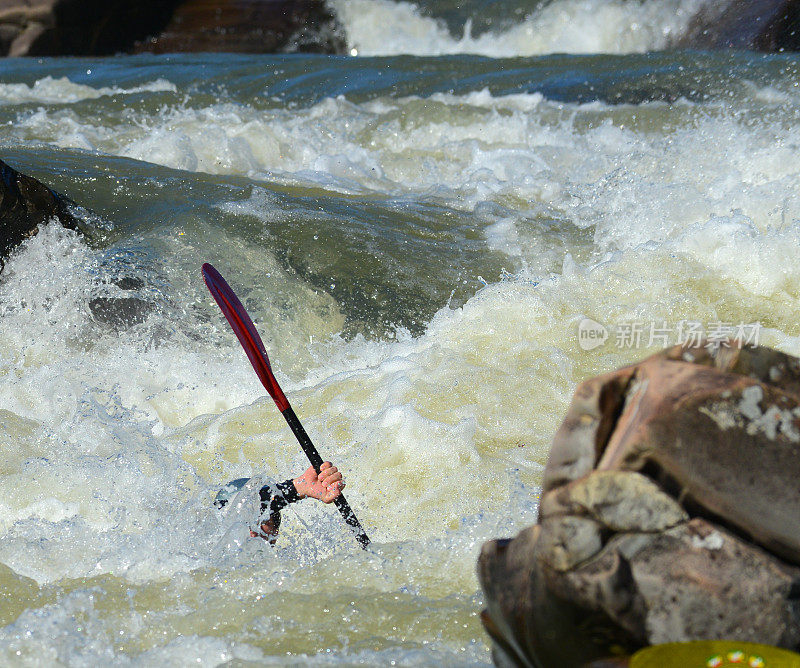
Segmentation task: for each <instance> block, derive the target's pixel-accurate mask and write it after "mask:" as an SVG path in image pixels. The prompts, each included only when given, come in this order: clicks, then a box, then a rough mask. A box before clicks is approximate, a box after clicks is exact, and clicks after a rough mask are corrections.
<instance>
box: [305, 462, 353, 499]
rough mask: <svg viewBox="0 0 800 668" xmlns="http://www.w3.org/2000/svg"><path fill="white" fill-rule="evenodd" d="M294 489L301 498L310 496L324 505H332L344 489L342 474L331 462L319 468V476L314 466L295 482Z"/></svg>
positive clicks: (324, 463)
mask: <svg viewBox="0 0 800 668" xmlns="http://www.w3.org/2000/svg"><path fill="white" fill-rule="evenodd" d="M292 482H293V483H294V488H295V489H296V490H297V493H298V494H299V495H300V496H301V497H306V496H310V497H311V498H312V499H319V500H320V501H322V502H323V503H331V502H332V501H333V500H334V499H335V498H336V497H337V496H339V495H340V494H341V493H342V490H343V489H344V480H342V474H341V473H340V472H339V469H337V468H336V467H335V466H334V465H333V464H331V463H330V462H323V463H322V466H320V468H319V475H317V472H316V471H315V470H314V467H313V466H309V467H308V469H306V472H305V473H303V475H301V476H300V477H299V478H295V479H294V480H293V481H292Z"/></svg>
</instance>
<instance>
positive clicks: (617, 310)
mask: <svg viewBox="0 0 800 668" xmlns="http://www.w3.org/2000/svg"><path fill="white" fill-rule="evenodd" d="M702 4H703V3H702V2H700V0H671V1H669V2H667V1H664V0H659V1H658V2H656V1H655V0H645V1H644V2H623V1H622V0H558V1H556V2H550V3H539V2H534V3H525V2H515V3H497V2H490V1H489V0H482V1H478V0H473V1H472V2H468V3H455V2H427V3H421V4H420V5H419V6H412V5H409V4H405V3H397V2H392V1H389V0H333V1H332V2H331V6H332V7H333V8H334V10H335V11H336V12H337V14H338V15H339V18H340V20H341V21H342V23H343V24H344V25H345V27H346V29H347V32H348V36H349V39H350V44H349V45H348V46H349V48H350V49H351V50H352V53H354V54H359V55H358V57H355V58H353V57H320V56H301V55H296V56H281V57H277V56H276V57H262V56H228V55H182V56H162V57H152V56H139V57H118V58H109V59H104V60H94V61H90V60H80V59H67V58H64V59H44V60H19V61H10V60H7V61H4V62H3V63H2V64H0V128H1V129H0V149H1V150H0V158H2V159H4V160H6V161H8V162H9V163H11V164H12V165H13V166H15V167H17V168H18V169H20V170H21V171H23V172H26V173H29V174H31V175H33V176H36V177H38V178H40V179H41V180H42V181H44V182H45V183H48V184H50V185H51V186H52V187H53V188H55V189H56V190H58V191H60V192H63V193H66V194H67V195H68V196H69V197H71V198H72V199H73V200H75V201H76V202H78V203H79V204H80V205H82V206H83V207H85V209H83V210H81V211H80V215H81V217H82V219H83V220H84V228H85V230H84V231H85V234H84V235H80V236H79V235H77V234H75V233H72V232H68V231H64V230H61V229H60V228H58V227H57V226H51V227H49V228H46V229H44V230H43V231H42V232H41V233H40V234H39V235H38V236H36V237H35V238H33V239H31V240H30V241H28V242H27V243H26V244H25V245H24V246H23V247H22V248H21V249H19V251H18V252H17V253H16V254H15V256H14V257H13V258H11V259H10V260H9V261H8V262H7V263H6V266H5V270H4V271H3V273H2V276H0V446H1V447H2V457H0V592H2V596H0V625H2V626H1V627H0V663H2V664H4V665H54V664H56V663H59V664H61V665H69V666H84V665H86V666H91V665H98V664H100V663H103V664H106V665H115V666H117V665H118V666H127V665H175V666H182V665H187V666H188V665H208V666H212V665H218V664H220V663H224V662H226V661H233V662H234V663H235V664H236V665H250V663H252V664H253V665H273V664H298V663H299V664H302V663H305V662H308V661H313V662H314V663H320V664H324V663H333V664H344V665H353V664H370V665H385V664H388V663H390V662H395V663H396V665H430V664H435V663H441V664H445V665H484V664H486V663H489V662H490V656H489V650H488V645H487V639H486V637H485V635H484V634H483V632H482V630H481V628H480V623H479V620H478V613H479V610H480V609H481V607H482V598H481V594H480V593H479V587H478V584H477V580H476V577H475V574H474V566H475V559H476V556H477V553H478V551H479V549H480V545H481V543H482V542H483V541H484V540H486V539H489V538H492V537H498V536H503V535H511V534H513V533H516V531H518V530H519V529H521V528H522V527H523V526H526V525H528V524H531V523H532V522H533V521H534V520H535V513H536V504H537V494H538V490H539V484H540V480H541V471H542V468H543V464H544V462H545V460H546V457H547V451H548V446H549V441H550V439H551V437H552V434H553V432H554V431H555V429H556V428H557V426H558V424H559V422H560V420H561V417H562V415H563V413H564V411H565V408H566V405H567V402H568V400H569V397H570V395H571V393H572V391H573V389H574V386H575V384H576V383H577V382H578V381H580V380H582V379H584V378H586V377H589V376H590V375H592V374H595V373H598V372H602V371H607V370H610V369H611V368H613V367H616V366H619V365H620V364H622V363H626V362H630V361H634V360H636V359H639V358H641V357H643V356H644V355H645V354H647V353H648V352H651V351H654V350H656V349H658V348H660V347H662V345H664V344H665V343H674V342H676V341H675V336H677V332H678V331H679V329H680V327H682V326H683V325H681V322H682V321H694V322H695V323H699V325H700V326H702V327H705V328H706V329H710V328H713V327H719V326H722V325H723V324H725V325H727V326H730V327H736V326H738V325H741V324H745V323H746V324H748V325H753V324H757V325H758V330H757V333H758V336H759V337H760V341H761V342H762V343H767V344H771V345H774V346H777V347H779V348H781V349H783V350H785V351H787V352H791V353H795V354H797V353H798V352H800V339H798V331H799V330H798V323H797V318H796V317H795V316H796V313H797V304H798V293H799V292H800V265H799V264H798V263H797V262H796V261H795V258H796V255H797V248H798V242H800V157H799V156H800V151H798V144H800V135H798V131H797V124H798V116H799V115H800V87H799V86H798V82H799V79H798V59H797V58H796V57H795V56H789V55H782V56H761V55H756V54H727V53H720V54H703V53H686V52H677V53H670V52H660V53H645V52H650V51H654V50H658V49H661V48H664V47H666V46H668V45H669V43H670V40H672V39H673V38H674V37H675V36H676V35H679V34H680V32H681V30H684V29H685V27H686V25H687V24H688V22H689V20H690V18H691V16H692V14H693V13H694V12H696V11H697V10H698V8H699V7H700V6H701V5H702ZM501 7H504V8H505V9H501ZM554 52H562V53H563V52H569V53H572V54H573V55H552V54H553V53H554ZM475 54H481V55H475ZM548 54H551V55H548ZM578 54H582V55H578ZM599 54H606V55H599ZM608 54H617V55H608ZM203 262H211V263H213V264H214V265H215V266H217V268H218V269H219V270H220V271H221V272H222V273H223V275H225V276H226V278H227V279H228V281H229V282H230V283H231V284H232V285H233V287H234V288H235V289H236V290H237V292H238V293H239V295H240V297H241V298H242V301H243V302H244V303H245V305H246V306H247V308H248V309H249V310H250V312H251V315H252V316H253V317H254V319H255V320H256V324H257V326H258V328H259V330H260V331H261V334H262V337H263V338H264V340H265V343H266V345H267V348H268V351H269V353H270V356H271V359H272V362H273V366H274V368H275V370H276V373H277V375H278V378H279V380H280V381H281V383H282V385H283V387H284V390H285V391H286V393H287V395H288V396H289V398H290V400H291V401H292V403H293V405H294V407H295V410H296V411H297V413H298V415H299V416H300V418H301V419H302V420H303V422H304V424H305V426H306V428H307V430H308V431H309V432H310V434H311V435H312V437H313V438H314V440H315V442H316V444H317V446H318V448H319V449H320V451H321V452H322V454H323V456H324V457H326V458H328V459H332V460H333V461H334V462H336V463H337V464H338V465H339V466H340V467H341V468H342V469H343V470H344V471H345V474H346V478H347V481H348V489H347V496H348V500H349V501H350V503H351V505H352V506H353V507H354V509H355V510H356V513H357V514H358V515H359V517H360V519H361V521H362V523H363V524H364V525H365V527H366V529H367V531H368V533H369V534H370V536H371V537H372V539H373V546H372V549H371V550H370V551H368V552H363V551H361V550H360V549H359V548H358V545H357V543H356V542H355V541H354V540H353V538H352V536H350V535H349V534H348V532H347V531H346V529H345V527H344V525H343V523H342V522H341V518H340V517H339V516H338V514H337V513H336V512H335V509H333V508H332V507H326V506H323V505H322V504H318V503H314V502H311V501H306V502H304V503H301V504H298V505H296V506H292V507H290V508H289V509H287V510H286V511H285V512H284V522H283V532H282V534H281V537H280V539H279V541H278V544H277V546H276V547H275V548H274V549H273V548H270V547H269V546H267V545H266V544H264V543H263V542H262V541H260V540H257V539H255V540H251V539H248V538H247V537H246V535H247V520H246V519H244V520H243V519H242V518H241V517H240V516H238V515H237V516H234V515H233V514H230V515H222V514H220V513H218V512H217V511H216V510H214V509H213V507H212V505H211V500H212V498H213V495H214V493H215V492H216V490H217V489H218V488H219V487H220V486H221V485H223V484H224V483H225V482H227V481H228V480H230V479H232V478H237V477H242V476H250V475H256V474H258V475H266V476H268V477H275V478H285V477H288V476H289V475H296V474H297V473H299V472H300V471H301V470H303V469H304V468H305V466H306V464H305V462H304V460H303V456H302V453H301V451H300V449H299V447H298V446H297V444H296V443H295V442H294V440H293V437H292V435H291V433H290V431H289V430H288V428H287V426H286V424H285V423H284V422H283V420H282V418H281V416H280V414H279V413H278V412H277V410H276V409H275V406H274V405H273V404H272V402H271V400H270V399H269V398H268V397H266V396H265V394H264V392H263V390H262V388H261V386H260V385H259V384H258V381H257V379H256V377H255V374H254V373H253V372H252V370H251V369H250V367H249V365H248V363H247V360H246V358H245V356H244V354H243V353H242V351H241V349H240V348H239V346H238V343H237V342H236V340H235V339H234V337H233V335H232V333H231V332H230V330H229V329H228V327H227V325H226V323H225V322H224V321H223V319H222V316H221V314H220V313H219V311H218V309H217V308H216V306H215V305H214V304H213V302H212V301H211V298H210V296H209V294H208V293H207V291H206V289H205V286H204V285H203V283H202V279H201V276H200V265H201V264H202V263H203ZM587 318H588V319H591V320H592V321H594V322H595V323H596V325H595V326H596V327H598V328H600V330H599V331H602V328H605V329H606V331H607V334H608V338H607V340H606V341H605V343H604V345H602V346H599V347H597V348H594V349H592V350H584V348H587V347H589V346H586V345H582V344H585V341H582V340H581V339H579V335H578V325H579V323H580V322H581V321H584V319H587ZM684 324H685V323H684ZM750 331H751V332H752V329H751V330H750ZM637 332H638V335H637ZM665 332H668V333H669V334H670V336H671V339H670V340H669V341H666V340H664V336H665V334H664V333H665ZM654 334H658V336H654Z"/></svg>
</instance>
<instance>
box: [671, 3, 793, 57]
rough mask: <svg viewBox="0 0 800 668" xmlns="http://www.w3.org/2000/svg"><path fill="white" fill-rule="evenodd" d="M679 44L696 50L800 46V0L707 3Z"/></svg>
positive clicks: (768, 49) (770, 48)
mask: <svg viewBox="0 0 800 668" xmlns="http://www.w3.org/2000/svg"><path fill="white" fill-rule="evenodd" d="M676 46H678V47H681V48H693V49H753V50H756V51H767V52H775V51H797V50H798V49H800V2H798V0H730V1H729V2H726V3H718V2H710V3H706V4H705V5H704V6H703V8H702V9H701V10H700V11H699V12H698V14H697V16H695V17H694V19H693V20H692V23H691V25H690V26H689V29H688V30H687V32H686V33H685V34H684V35H683V36H682V37H681V38H680V39H679V40H678V41H677V43H676Z"/></svg>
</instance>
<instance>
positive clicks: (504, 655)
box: [478, 344, 800, 667]
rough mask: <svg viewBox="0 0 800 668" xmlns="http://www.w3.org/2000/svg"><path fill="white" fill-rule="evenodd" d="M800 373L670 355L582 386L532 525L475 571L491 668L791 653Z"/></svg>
mask: <svg viewBox="0 0 800 668" xmlns="http://www.w3.org/2000/svg"><path fill="white" fill-rule="evenodd" d="M799 479H800V360H798V359H797V358H794V357H791V356H788V355H785V354H783V353H780V352H777V351H774V350H771V349H768V348H758V347H756V348H751V347H744V348H740V347H738V346H735V347H713V346H709V347H706V346H704V345H702V344H698V345H696V346H693V347H683V346H676V347H674V348H671V349H668V350H666V351H664V352H662V353H659V354H657V355H654V356H653V357H650V358H648V359H646V360H645V361H643V362H641V363H640V364H637V365H634V366H631V367H627V368H624V369H621V370H619V371H615V372H613V373H609V374H606V375H603V376H599V377H597V378H594V379H591V380H589V381H586V382H585V383H583V384H582V385H581V386H580V387H579V388H578V389H577V391H576V392H575V396H574V398H573V401H572V404H571V405H570V408H569V411H568V413H567V416H566V418H565V420H564V423H563V424H562V426H561V428H560V429H559V431H558V433H557V434H556V436H555V438H554V441H553V447H552V450H551V452H550V456H549V459H548V463H547V467H546V469H545V475H544V481H543V493H542V497H541V500H540V507H539V521H538V524H537V525H536V526H534V527H531V528H529V529H526V530H525V531H523V532H522V533H520V534H519V536H517V537H516V538H515V539H513V540H510V541H508V540H501V541H492V542H490V543H487V544H486V545H485V546H484V548H483V551H482V553H481V557H480V559H479V566H478V571H479V577H480V580H481V584H482V586H483V588H484V591H485V593H486V599H487V610H486V611H485V612H484V616H483V618H484V624H485V626H486V629H487V631H488V632H489V634H490V636H491V637H492V638H493V640H494V652H495V658H496V662H497V663H499V664H504V663H508V664H519V665H539V666H545V667H550V666H553V667H562V666H582V665H585V664H588V663H589V662H591V661H595V660H599V659H601V658H604V657H609V656H611V655H614V654H617V655H618V654H624V653H629V652H633V651H635V650H636V649H638V648H641V647H645V646H648V645H654V644H660V643H667V642H680V641H687V640H697V639H726V638H728V639H736V640H741V641H750V642H758V643H763V644H767V645H774V646H778V647H784V648H787V649H793V650H797V649H799V648H800V484H798V480H799Z"/></svg>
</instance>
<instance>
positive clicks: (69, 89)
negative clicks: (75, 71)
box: [0, 76, 177, 105]
mask: <svg viewBox="0 0 800 668" xmlns="http://www.w3.org/2000/svg"><path fill="white" fill-rule="evenodd" d="M176 91H177V88H176V87H175V84H173V83H171V82H169V81H167V80H165V79H156V80H154V81H150V82H148V83H146V84H143V85H141V86H132V87H131V88H120V87H118V86H101V87H100V88H94V87H92V86H88V85H86V84H77V83H73V82H72V81H70V80H69V79H68V78H67V77H59V78H57V79H56V78H53V77H51V76H47V77H44V78H42V79H37V80H36V81H35V82H34V83H33V84H32V85H30V86H29V85H27V84H11V83H0V105H12V104H26V103H31V102H38V103H40V104H72V103H75V102H80V101H82V100H96V99H97V98H99V97H111V96H114V95H136V94H137V93H159V92H170V93H174V92H176Z"/></svg>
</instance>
